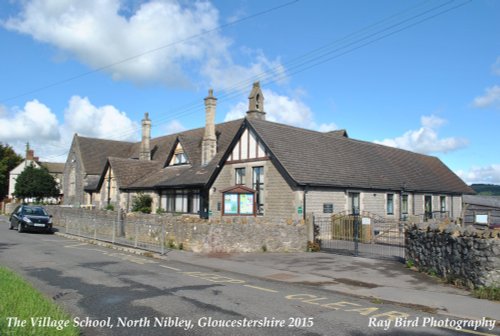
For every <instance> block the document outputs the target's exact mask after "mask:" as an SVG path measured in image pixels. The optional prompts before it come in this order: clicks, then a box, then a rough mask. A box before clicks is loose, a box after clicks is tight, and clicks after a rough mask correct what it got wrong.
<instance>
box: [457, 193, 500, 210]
mask: <svg viewBox="0 0 500 336" xmlns="http://www.w3.org/2000/svg"><path fill="white" fill-rule="evenodd" d="M464 203H466V204H475V205H482V206H487V207H493V208H500V197H498V196H482V195H465V196H464Z"/></svg>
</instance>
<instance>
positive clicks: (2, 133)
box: [0, 96, 140, 162]
mask: <svg viewBox="0 0 500 336" xmlns="http://www.w3.org/2000/svg"><path fill="white" fill-rule="evenodd" d="M139 131H140V126H139V125H138V124H137V123H135V122H133V121H132V120H130V119H129V117H128V116H127V115H126V113H125V112H121V111H119V110H118V109H117V108H116V107H114V106H111V105H105V106H94V105H93V104H92V103H91V102H90V101H89V99H88V98H86V97H84V98H82V97H79V96H73V97H71V99H70V100H69V102H68V107H67V108H66V109H65V112H64V120H63V121H61V120H58V119H57V117H56V115H55V114H54V112H52V111H51V109H50V108H49V107H48V106H46V105H44V104H43V103H41V102H39V101H37V100H32V101H29V102H27V103H26V104H25V106H24V108H22V109H19V108H17V107H13V108H12V109H10V110H8V109H6V112H4V113H3V115H1V116H0V142H2V143H9V144H10V145H11V146H12V147H13V148H14V150H15V151H16V152H17V153H19V154H23V155H24V150H25V146H26V142H29V143H30V145H31V147H32V148H33V149H34V150H35V155H37V156H39V157H40V159H41V160H48V161H57V162H64V161H65V160H66V156H67V151H68V149H69V147H70V145H71V140H72V138H73V135H74V133H78V134H79V135H82V136H89V137H96V138H106V139H117V140H128V141H138V139H139Z"/></svg>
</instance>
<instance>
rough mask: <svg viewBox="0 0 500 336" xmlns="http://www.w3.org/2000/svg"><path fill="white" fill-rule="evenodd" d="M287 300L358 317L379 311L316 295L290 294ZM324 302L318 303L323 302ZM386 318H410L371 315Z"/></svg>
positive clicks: (391, 312)
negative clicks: (355, 314) (332, 300)
mask: <svg viewBox="0 0 500 336" xmlns="http://www.w3.org/2000/svg"><path fill="white" fill-rule="evenodd" d="M285 298H286V299H287V300H297V301H300V302H303V303H307V304H310V305H317V306H319V307H324V308H328V309H332V310H340V311H345V312H357V313H358V314H360V315H364V316H367V315H370V314H371V313H374V312H376V311H380V308H378V307H363V306H361V305H360V304H357V303H354V302H347V301H338V302H329V301H330V299H329V298H326V297H318V296H316V295H311V294H291V295H287V296H285ZM325 300H326V302H318V301H325ZM353 306H354V307H359V308H353ZM382 316H384V317H387V319H394V318H397V317H408V316H410V315H409V314H406V313H403V312H400V311H390V312H386V313H381V314H377V315H372V317H382Z"/></svg>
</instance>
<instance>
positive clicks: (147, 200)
mask: <svg viewBox="0 0 500 336" xmlns="http://www.w3.org/2000/svg"><path fill="white" fill-rule="evenodd" d="M152 204H153V198H152V197H151V196H150V195H148V194H143V193H139V194H137V196H135V197H134V200H133V201H132V211H134V212H142V213H151V205H152Z"/></svg>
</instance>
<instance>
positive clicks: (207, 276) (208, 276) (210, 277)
mask: <svg viewBox="0 0 500 336" xmlns="http://www.w3.org/2000/svg"><path fill="white" fill-rule="evenodd" d="M182 274H185V275H188V276H191V277H194V278H200V279H203V280H207V281H210V282H218V283H233V284H243V283H245V281H244V280H239V279H234V278H229V277H225V276H222V275H219V274H214V273H205V272H182Z"/></svg>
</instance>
